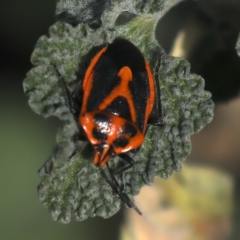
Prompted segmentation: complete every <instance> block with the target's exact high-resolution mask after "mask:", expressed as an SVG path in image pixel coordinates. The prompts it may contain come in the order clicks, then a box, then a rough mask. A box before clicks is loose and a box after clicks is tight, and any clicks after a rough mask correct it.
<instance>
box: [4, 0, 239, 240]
mask: <svg viewBox="0 0 240 240" xmlns="http://www.w3.org/2000/svg"><path fill="white" fill-rule="evenodd" d="M54 11H55V1H53V0H42V1H31V0H22V1H19V0H8V1H7V0H0V26H1V27H0V133H1V137H0V143H1V144H0V189H1V194H0V239H4V240H13V239H27V240H28V239H29V240H30V239H36V240H37V239H39V240H42V239H46V240H48V239H49V240H50V239H51V240H52V239H59V240H65V239H86V240H87V239H117V236H118V233H119V231H120V226H121V221H122V213H119V214H117V215H116V216H114V217H112V218H111V219H108V220H103V219H100V218H95V219H89V220H87V221H84V222H71V223H70V224H68V225H63V224H60V223H56V222H53V221H52V219H51V216H50V215H49V213H48V212H47V210H46V209H44V208H43V206H42V205H41V204H39V203H38V199H37V191H36V186H37V184H38V181H39V179H38V176H37V170H38V169H39V168H40V167H41V165H42V164H43V163H44V161H45V160H46V159H47V158H48V156H49V155H50V153H51V151H52V150H53V146H54V144H55V134H56V131H57V129H58V127H59V126H60V122H59V121H58V120H57V119H56V118H50V119H47V120H46V119H43V117H41V116H38V115H36V114H35V113H33V112H32V111H31V109H30V107H29V106H28V104H27V97H26V96H25V95H24V93H23V90H22V81H23V79H24V78H25V75H26V73H27V71H28V70H30V68H31V67H32V66H31V63H30V56H31V53H32V51H33V48H34V45H35V43H36V41H37V39H38V38H39V37H40V36H41V35H43V34H47V32H48V28H49V26H50V25H52V24H53V23H54V22H55V17H54ZM239 16H240V7H239V4H238V3H237V1H219V2H218V4H216V1H200V2H196V1H188V2H187V3H184V4H181V5H179V6H178V7H177V8H174V9H173V10H172V11H170V12H169V14H167V15H166V16H165V17H164V18H163V19H162V20H161V22H160V23H159V26H158V32H157V37H158V39H159V41H160V43H161V45H162V46H163V47H164V48H165V50H166V51H167V52H168V53H170V52H171V49H172V46H173V43H174V39H175V38H176V37H177V35H178V33H179V31H180V29H182V28H185V29H187V30H188V36H189V37H188V41H189V42H188V44H187V46H185V47H186V49H185V51H186V53H187V54H186V57H187V58H188V59H189V61H190V62H191V63H192V71H193V72H195V73H198V74H201V75H204V76H205V78H206V87H207V89H208V90H210V91H211V92H212V93H213V98H214V101H215V102H216V104H217V105H216V110H215V111H216V115H215V118H214V121H213V123H211V124H209V125H208V126H207V127H206V128H205V129H204V130H203V131H202V132H201V133H199V134H196V135H195V136H194V137H193V138H192V140H193V152H192V154H191V156H190V158H189V160H188V162H190V159H191V162H194V163H195V164H206V165H211V166H214V167H215V168H219V169H224V170H226V171H227V172H228V173H230V174H231V175H232V176H233V178H234V180H235V182H236V186H238V182H239V180H238V176H240V175H239V172H240V161H239V157H240V147H239V145H240V137H239V136H240V128H239V120H240V110H239V107H240V101H239V98H238V97H237V95H238V92H239V82H240V81H239V78H238V77H239V70H240V65H239V59H238V57H237V55H236V51H235V49H234V48H235V46H234V45H235V42H236V38H237V36H238V33H239V29H240V28H239V26H240V24H239V23H240V21H239V20H240V19H239ZM193 30H194V31H193ZM196 31H197V34H191V33H193V32H196ZM189 33H190V34H189ZM218 54H219V55H218ZM226 59H227V60H226ZM228 63H233V64H228ZM219 65H220V66H221V67H220V69H223V72H220V74H219V71H218V69H219V67H216V66H219ZM233 65H234V67H232V66H233ZM213 69H215V70H214V71H215V72H214V71H213ZM224 69H225V70H224ZM238 194H239V191H238V189H237V188H236V191H235V196H236V199H238ZM236 221H238V219H236ZM236 239H237V238H236Z"/></svg>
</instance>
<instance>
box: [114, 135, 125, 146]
mask: <svg viewBox="0 0 240 240" xmlns="http://www.w3.org/2000/svg"><path fill="white" fill-rule="evenodd" d="M128 143H129V140H128V139H127V138H123V137H120V138H117V139H116V140H114V142H113V145H114V147H116V148H123V147H125V146H127V144H128Z"/></svg>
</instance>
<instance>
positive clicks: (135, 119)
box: [54, 39, 162, 214]
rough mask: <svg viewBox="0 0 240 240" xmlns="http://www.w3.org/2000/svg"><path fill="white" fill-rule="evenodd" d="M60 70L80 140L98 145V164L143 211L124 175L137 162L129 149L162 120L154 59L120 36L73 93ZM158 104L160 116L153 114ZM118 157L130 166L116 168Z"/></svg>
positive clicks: (122, 194) (116, 187) (134, 149)
mask: <svg viewBox="0 0 240 240" xmlns="http://www.w3.org/2000/svg"><path fill="white" fill-rule="evenodd" d="M157 67H159V63H158V66H157ZM54 68H55V70H56V72H57V75H58V77H59V79H60V80H61V82H62V84H63V87H64V92H65V95H66V97H67V101H68V105H69V108H70V111H71V113H72V114H73V115H74V116H75V118H76V121H77V124H78V126H79V139H81V140H84V139H85V140H87V141H88V142H89V143H90V145H91V146H92V147H93V149H94V158H93V163H94V164H95V165H97V166H99V167H103V166H104V165H106V166H107V168H108V169H109V172H110V175H111V177H112V181H113V182H112V187H113V189H114V190H115V191H116V193H117V194H118V196H119V197H120V198H121V200H122V201H123V202H124V203H125V204H126V205H127V206H128V207H132V208H134V209H135V210H136V211H137V212H138V213H139V214H141V212H140V211H139V209H138V208H137V207H136V206H135V204H134V203H133V202H132V201H131V200H130V198H129V197H128V196H127V195H126V193H125V192H124V181H123V173H124V171H126V170H128V169H129V168H131V167H133V165H134V160H133V159H132V158H131V157H130V156H129V155H127V153H128V152H132V153H136V152H137V151H138V150H139V149H140V147H141V145H142V144H143V142H144V136H145V134H146V131H147V125H148V124H155V125H160V124H161V123H162V122H161V117H162V114H161V102H160V89H159V84H158V81H155V80H154V77H153V75H152V72H151V69H150V67H149V65H148V63H147V62H146V61H145V59H144V57H143V55H142V53H141V52H140V51H139V49H138V48H137V47H136V46H135V45H133V44H132V43H131V42H129V41H128V40H125V39H115V40H114V41H113V42H112V43H111V44H108V45H107V46H105V47H103V48H102V49H101V50H100V51H99V52H98V53H97V54H96V55H95V57H94V58H93V59H92V61H91V63H90V65H89V66H88V68H87V71H86V73H85V77H84V79H83V80H82V81H81V80H80V81H78V87H76V89H75V90H74V91H73V92H72V93H71V91H70V90H69V88H68V86H67V84H66V82H65V81H64V79H63V77H62V75H61V74H60V73H59V71H58V68H57V67H56V66H54ZM156 72H157V71H156ZM156 99H158V101H156ZM154 104H155V105H156V106H157V108H158V116H157V117H156V118H153V116H152V115H151V113H152V110H153V107H154ZM76 152H77V151H76ZM76 152H74V153H73V154H72V155H71V156H73V155H74V154H75V153H76ZM116 155H117V156H119V157H120V158H121V159H122V160H123V162H124V163H126V164H125V165H124V166H123V167H121V168H118V169H110V167H109V165H108V161H109V160H110V159H111V158H112V157H114V156H116ZM118 177H119V178H120V180H119V179H118ZM119 181H120V183H119Z"/></svg>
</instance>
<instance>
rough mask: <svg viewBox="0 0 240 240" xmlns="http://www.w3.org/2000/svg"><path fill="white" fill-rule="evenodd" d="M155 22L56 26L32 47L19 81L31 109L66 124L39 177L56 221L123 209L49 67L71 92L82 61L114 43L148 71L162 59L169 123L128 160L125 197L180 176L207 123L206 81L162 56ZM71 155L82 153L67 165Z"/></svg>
mask: <svg viewBox="0 0 240 240" xmlns="http://www.w3.org/2000/svg"><path fill="white" fill-rule="evenodd" d="M116 2H117V1H116ZM153 2H154V1H153ZM117 3H118V2H117ZM104 14H105V13H104ZM158 18H159V16H157V15H151V14H142V15H139V16H137V17H135V18H134V19H133V20H132V21H130V22H129V23H127V24H125V25H123V26H118V27H115V28H114V29H111V31H109V30H107V29H106V28H104V27H100V28H98V29H97V30H92V29H90V27H88V26H87V25H85V24H79V25H78V26H77V27H72V26H70V25H68V24H65V23H56V24H54V25H53V26H52V27H51V28H50V30H49V37H47V36H43V37H41V38H40V39H39V41H38V42H37V45H36V47H35V50H34V52H33V55H32V59H31V60H32V63H33V64H34V65H35V67H34V68H33V69H31V70H30V71H29V72H28V74H27V77H26V79H25V80H24V91H25V92H26V93H27V95H28V96H29V105H30V107H31V108H32V109H33V111H35V112H36V113H38V114H41V115H43V116H44V117H50V116H57V117H58V118H59V119H61V120H63V126H62V128H61V129H60V130H59V132H58V134H57V145H56V149H55V151H54V152H53V154H52V156H51V157H50V158H49V160H48V161H47V162H46V163H45V164H44V165H43V167H42V168H41V169H40V171H39V175H40V178H41V183H40V185H39V199H40V202H42V203H43V204H44V206H46V207H48V209H49V210H50V212H51V214H52V217H53V219H54V220H58V221H61V222H63V223H68V222H69V221H70V220H71V218H74V219H75V220H84V219H86V218H88V217H94V216H101V217H103V218H108V217H111V216H112V215H114V214H115V213H116V212H117V211H118V210H119V209H120V203H121V201H120V199H119V198H118V196H117V195H116V194H115V192H114V191H113V190H112V188H111V186H110V183H111V177H110V176H109V173H108V171H107V169H106V167H103V168H98V167H96V166H94V165H93V163H92V158H93V152H92V151H91V149H89V148H88V145H87V144H86V143H85V142H80V141H76V140H74V139H75V138H74V136H75V135H76V134H77V126H76V123H75V121H74V119H73V116H72V115H71V113H70V111H69V109H68V107H67V104H66V101H65V99H64V94H63V91H62V88H61V84H60V83H59V80H58V78H57V75H56V72H55V71H54V68H53V65H56V66H57V67H58V69H59V71H60V73H61V75H63V77H64V78H65V80H66V82H67V83H68V84H69V87H70V88H71V89H72V90H73V89H74V88H75V86H76V84H77V82H78V81H79V80H81V78H82V77H83V76H84V73H85V67H84V56H85V55H86V54H87V53H88V52H89V51H90V50H92V49H93V48H94V47H96V46H100V45H103V44H106V43H107V42H112V41H113V40H114V39H115V38H117V37H123V38H125V39H128V40H130V41H131V42H133V43H134V44H135V45H136V46H137V47H138V48H139V49H140V51H141V52H142V53H143V54H144V56H145V58H146V60H147V61H148V62H149V64H150V67H151V68H152V71H153V72H154V70H155V69H156V65H157V59H158V56H160V57H161V64H160V69H159V72H158V77H159V79H158V80H159V82H160V86H161V101H162V108H163V117H164V121H165V122H166V124H165V126H163V127H152V126H150V127H149V130H148V132H147V134H146V138H145V141H144V144H143V145H142V147H141V150H140V151H139V152H138V153H137V154H135V155H132V154H130V155H131V156H132V157H133V158H134V160H135V165H134V167H133V168H131V169H129V170H128V171H127V172H126V173H125V175H124V179H125V183H126V188H125V191H126V193H127V194H128V195H129V197H130V198H133V197H134V195H136V194H138V193H139V191H140V189H141V187H142V186H143V185H145V184H149V185H150V184H152V181H153V179H154V177H155V176H160V177H162V178H164V179H167V178H169V177H171V175H172V173H173V171H174V170H175V171H180V169H181V163H182V161H183V160H185V159H186V157H187V156H188V154H189V153H190V151H191V142H190V136H191V134H193V133H195V132H198V131H200V130H201V129H202V128H203V127H204V126H205V124H207V123H209V122H210V121H211V120H212V117H213V107H214V106H213V102H212V101H211V99H210V98H211V95H210V93H208V92H206V91H204V80H203V79H202V78H201V77H200V76H198V75H195V74H191V73H190V65H189V63H188V62H187V61H186V60H185V59H182V58H174V57H171V56H167V55H166V54H165V53H164V51H163V49H162V48H161V47H160V46H159V45H158V43H157V41H156V39H155V27H156V24H157V22H158ZM76 76H80V77H79V78H77V77H76ZM76 149H79V153H77V154H76V155H75V156H74V157H72V158H71V159H70V160H68V158H69V156H70V155H71V154H72V153H73V152H74V150H76ZM109 163H110V166H111V167H114V166H115V167H116V166H118V165H119V164H121V160H120V159H119V158H118V157H115V158H113V159H111V160H110V161H109Z"/></svg>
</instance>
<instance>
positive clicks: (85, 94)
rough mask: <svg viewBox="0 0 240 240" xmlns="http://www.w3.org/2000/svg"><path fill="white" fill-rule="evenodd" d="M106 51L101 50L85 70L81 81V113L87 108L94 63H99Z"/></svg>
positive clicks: (104, 49)
mask: <svg viewBox="0 0 240 240" xmlns="http://www.w3.org/2000/svg"><path fill="white" fill-rule="evenodd" d="M106 50H107V47H105V48H103V49H102V50H101V51H100V52H99V53H98V54H97V55H96V56H95V57H94V58H93V59H92V61H91V64H90V66H89V67H88V69H87V72H86V74H85V77H84V79H83V90H84V91H83V103H82V109H81V113H84V112H86V107H87V101H88V97H89V95H90V92H91V90H92V82H93V69H94V67H95V65H96V63H97V62H98V61H99V58H100V57H101V56H102V55H103V53H105V52H106Z"/></svg>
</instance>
